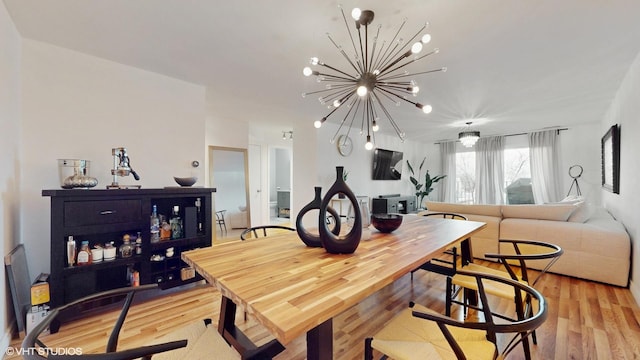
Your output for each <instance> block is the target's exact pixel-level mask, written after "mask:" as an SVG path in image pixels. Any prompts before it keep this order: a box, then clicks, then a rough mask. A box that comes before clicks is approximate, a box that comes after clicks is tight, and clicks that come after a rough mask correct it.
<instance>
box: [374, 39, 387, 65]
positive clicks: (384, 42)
mask: <svg viewBox="0 0 640 360" xmlns="http://www.w3.org/2000/svg"><path fill="white" fill-rule="evenodd" d="M386 44H387V41H386V40H382V45H380V50H379V51H378V55H377V58H376V59H375V61H374V62H373V64H372V65H371V68H372V69H376V68H377V67H378V65H379V64H380V61H381V57H382V56H383V55H384V53H383V50H384V46H385V45H386Z"/></svg>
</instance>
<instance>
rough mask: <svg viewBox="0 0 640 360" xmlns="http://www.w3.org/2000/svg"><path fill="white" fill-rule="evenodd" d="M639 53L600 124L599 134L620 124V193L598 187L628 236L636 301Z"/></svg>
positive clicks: (639, 270)
mask: <svg viewBox="0 0 640 360" xmlns="http://www.w3.org/2000/svg"><path fill="white" fill-rule="evenodd" d="M639 97H640V56H638V57H637V58H636V60H635V61H634V62H633V64H632V65H631V67H630V69H629V72H628V73H627V75H626V76H625V78H624V80H623V82H622V85H621V86H620V89H618V93H617V94H616V97H615V99H614V101H613V103H612V105H611V107H610V108H609V111H608V112H607V114H606V116H605V117H604V120H603V121H602V124H601V126H600V132H599V136H602V135H604V134H605V132H606V131H607V130H608V129H609V128H610V127H611V126H612V125H614V124H619V125H620V194H613V193H611V192H608V191H605V190H601V193H602V202H603V204H604V206H605V207H606V208H607V209H609V211H610V212H611V213H612V214H613V216H615V217H616V218H617V219H618V220H621V221H622V223H623V224H624V226H625V227H626V228H627V232H629V235H630V236H631V242H632V246H631V249H632V255H631V256H632V260H633V261H632V262H631V263H632V269H631V292H632V293H633V296H634V297H635V299H636V302H638V303H640V281H639V279H640V265H639V264H638V259H640V257H639V256H640V249H639V248H638V245H637V241H638V239H640V227H639V224H638V202H639V200H640V187H639V186H638V177H640V162H638V157H637V154H638V142H637V141H638V140H637V139H638V138H639V137H640V120H638V117H639V116H640V102H638V98H639Z"/></svg>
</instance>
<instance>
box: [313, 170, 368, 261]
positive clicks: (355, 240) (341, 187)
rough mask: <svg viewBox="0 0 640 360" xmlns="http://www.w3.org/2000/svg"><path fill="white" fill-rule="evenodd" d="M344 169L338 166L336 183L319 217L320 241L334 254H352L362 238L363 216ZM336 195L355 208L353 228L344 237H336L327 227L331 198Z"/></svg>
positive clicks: (324, 200)
mask: <svg viewBox="0 0 640 360" xmlns="http://www.w3.org/2000/svg"><path fill="white" fill-rule="evenodd" d="M343 171H344V168H343V167H342V166H336V181H335V182H334V183H333V185H332V186H331V188H329V191H327V193H326V194H325V196H324V199H323V200H322V204H321V205H320V214H319V215H318V228H319V232H320V241H322V246H323V247H324V249H325V250H326V251H327V252H328V253H332V254H351V253H353V252H355V251H356V248H358V245H359V244H360V238H361V236H362V215H361V213H360V207H359V206H358V200H357V199H356V196H355V195H354V194H353V192H352V191H351V189H350V188H349V186H348V185H347V183H346V182H345V181H344V178H343V177H342V175H343ZM336 194H344V195H345V197H346V198H347V199H349V201H350V202H351V206H353V208H354V210H355V211H354V219H353V227H352V228H351V229H350V230H349V232H348V233H346V234H344V235H335V234H333V233H332V232H331V231H330V230H329V226H328V225H327V222H326V218H327V211H329V210H328V209H329V202H330V201H331V198H332V197H334V196H335V195H336Z"/></svg>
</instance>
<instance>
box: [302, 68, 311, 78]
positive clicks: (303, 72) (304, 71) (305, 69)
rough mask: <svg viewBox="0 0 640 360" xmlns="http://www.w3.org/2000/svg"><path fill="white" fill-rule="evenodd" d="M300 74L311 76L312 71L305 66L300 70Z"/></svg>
mask: <svg viewBox="0 0 640 360" xmlns="http://www.w3.org/2000/svg"><path fill="white" fill-rule="evenodd" d="M302 74H303V75H304V76H311V74H313V70H311V68H310V67H308V66H307V67H305V68H304V69H302Z"/></svg>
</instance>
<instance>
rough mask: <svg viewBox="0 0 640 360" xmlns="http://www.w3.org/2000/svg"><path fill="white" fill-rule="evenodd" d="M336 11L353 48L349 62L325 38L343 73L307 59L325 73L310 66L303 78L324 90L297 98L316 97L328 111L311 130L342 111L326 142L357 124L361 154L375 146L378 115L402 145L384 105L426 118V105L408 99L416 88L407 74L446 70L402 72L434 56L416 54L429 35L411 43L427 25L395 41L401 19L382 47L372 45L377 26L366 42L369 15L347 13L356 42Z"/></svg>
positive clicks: (366, 12)
mask: <svg viewBox="0 0 640 360" xmlns="http://www.w3.org/2000/svg"><path fill="white" fill-rule="evenodd" d="M340 12H341V13H342V18H343V19H344V23H345V26H346V28H347V32H348V33H349V38H350V39H351V44H352V46H353V52H354V54H353V59H351V58H349V56H348V55H347V52H346V50H345V49H344V48H343V47H342V46H340V45H338V44H337V43H336V42H335V41H334V39H333V38H332V37H331V35H330V34H328V33H327V37H328V38H329V40H330V41H331V43H332V44H333V45H334V46H335V47H336V48H337V49H338V51H339V52H340V54H342V56H343V57H344V58H345V59H346V60H347V62H348V65H349V66H348V70H345V71H342V70H339V69H337V68H335V67H333V66H330V65H328V64H326V63H324V62H322V61H321V60H320V59H318V58H317V57H313V58H311V61H310V63H311V65H312V66H316V67H321V68H322V69H321V70H322V71H325V72H321V71H318V70H314V69H312V68H311V67H305V68H304V69H303V74H304V75H305V76H311V75H314V76H315V77H316V79H317V81H318V82H319V83H326V85H325V88H324V89H321V90H318V91H313V92H307V93H303V94H302V96H303V97H306V96H307V95H312V94H320V97H319V98H318V100H319V101H320V103H321V104H323V105H327V107H328V108H329V109H330V111H329V113H328V114H327V115H325V116H324V117H323V118H322V119H320V120H317V121H315V123H314V126H315V127H316V128H320V127H321V126H322V124H323V123H324V122H325V121H326V120H327V118H329V116H331V115H333V114H334V113H336V112H337V111H338V110H339V109H343V108H344V109H345V110H344V112H346V114H345V115H344V117H343V118H342V121H341V122H340V126H339V128H338V130H337V131H336V133H335V134H334V136H333V138H332V139H331V142H332V143H333V142H335V139H336V137H337V136H338V134H339V133H340V132H341V130H342V129H343V127H346V128H347V136H348V135H349V132H350V131H351V128H353V125H354V124H356V125H357V123H358V122H359V123H360V134H362V135H364V134H366V136H367V142H366V144H365V148H366V149H367V150H371V149H373V146H374V142H375V136H374V135H373V134H374V133H375V132H376V131H378V129H379V127H380V125H379V120H380V116H381V115H382V116H384V117H386V118H387V119H388V120H389V123H390V124H391V126H392V127H393V130H394V131H395V133H396V134H397V135H398V137H399V138H400V140H401V141H403V142H404V139H405V133H404V132H402V130H401V129H400V128H399V127H398V124H397V123H396V122H395V120H394V119H393V117H392V116H391V113H390V112H389V110H388V108H387V105H388V104H392V105H396V106H399V105H400V104H402V103H403V102H407V103H410V104H413V105H414V106H415V107H417V108H419V109H421V110H422V111H423V112H424V113H425V114H429V113H430V112H431V110H432V107H431V105H427V104H424V105H423V104H421V103H419V102H415V101H412V100H410V97H416V96H417V95H418V92H419V90H420V88H419V87H418V84H417V83H416V81H415V80H409V79H407V78H409V77H410V76H413V75H423V74H429V73H433V72H440V71H442V72H445V71H447V68H446V67H443V68H439V69H434V70H426V71H419V72H414V73H409V72H408V71H407V70H406V69H405V67H406V66H407V65H409V64H412V63H415V62H417V61H419V60H421V59H423V58H425V57H427V56H430V55H433V54H437V53H438V49H434V50H432V51H431V52H429V53H426V54H423V55H418V54H419V53H420V52H421V51H422V48H423V45H424V44H427V43H429V41H430V40H431V35H429V34H424V35H422V36H421V37H420V40H418V41H416V39H417V38H418V37H419V36H420V34H422V32H423V31H424V30H425V29H426V28H427V26H428V25H429V24H428V23H426V24H425V25H424V26H423V27H422V28H421V29H420V30H419V31H418V32H417V33H415V35H413V36H412V37H411V38H410V39H409V40H408V41H405V40H404V39H403V38H402V37H400V31H401V30H402V28H403V27H404V25H405V23H406V20H403V21H402V23H401V24H400V26H399V28H398V30H397V31H396V33H395V35H394V37H393V38H392V39H391V41H389V42H388V43H387V42H386V40H385V41H382V43H378V38H379V35H380V28H381V26H380V25H378V28H377V30H376V31H375V35H374V36H373V39H372V41H370V40H369V25H370V24H371V22H372V21H373V18H374V13H373V11H371V10H360V9H358V8H355V9H353V11H352V12H351V16H352V17H353V19H354V20H355V30H356V34H355V36H357V42H356V40H354V34H353V33H352V31H351V30H350V29H349V24H348V22H347V17H346V16H345V14H344V10H343V9H342V7H340ZM363 28H364V34H363V30H362V29H363ZM414 41H416V42H414ZM345 138H346V137H345Z"/></svg>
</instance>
